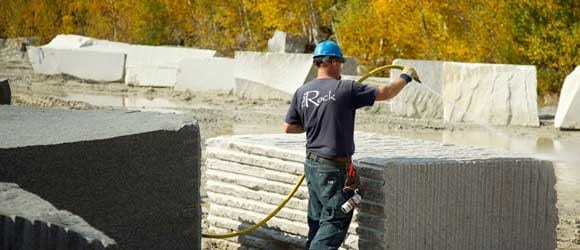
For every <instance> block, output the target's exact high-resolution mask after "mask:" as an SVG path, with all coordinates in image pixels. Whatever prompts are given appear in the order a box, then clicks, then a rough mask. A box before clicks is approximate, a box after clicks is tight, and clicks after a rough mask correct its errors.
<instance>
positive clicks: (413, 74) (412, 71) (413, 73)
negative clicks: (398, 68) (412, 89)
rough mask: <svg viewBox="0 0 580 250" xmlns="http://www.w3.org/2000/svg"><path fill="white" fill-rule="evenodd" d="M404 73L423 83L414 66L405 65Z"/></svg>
mask: <svg viewBox="0 0 580 250" xmlns="http://www.w3.org/2000/svg"><path fill="white" fill-rule="evenodd" d="M402 74H405V75H407V76H409V77H410V78H411V79H413V80H415V81H417V82H419V83H421V80H419V75H418V74H417V71H416V70H415V69H414V68H412V67H405V68H403V71H402V72H401V75H402ZM403 78H404V77H403Z"/></svg>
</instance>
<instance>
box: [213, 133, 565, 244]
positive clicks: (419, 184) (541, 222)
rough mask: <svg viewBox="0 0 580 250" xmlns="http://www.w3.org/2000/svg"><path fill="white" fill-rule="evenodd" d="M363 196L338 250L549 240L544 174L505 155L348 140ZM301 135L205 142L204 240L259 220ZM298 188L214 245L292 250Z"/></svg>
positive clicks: (302, 213) (301, 236)
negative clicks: (250, 228) (206, 204)
mask: <svg viewBox="0 0 580 250" xmlns="http://www.w3.org/2000/svg"><path fill="white" fill-rule="evenodd" d="M355 142H356V145H357V153H355V155H354V159H355V163H356V164H357V166H358V171H359V174H360V176H361V184H362V187H363V189H364V191H365V193H364V196H363V201H362V205H361V206H360V208H359V210H358V211H356V212H355V215H354V218H353V223H352V224H351V227H350V229H349V232H348V235H347V238H346V240H345V243H344V244H343V246H342V248H343V249H550V248H552V249H553V248H554V247H555V246H556V245H555V242H556V224H557V222H558V220H557V218H558V217H557V209H556V207H555V204H556V193H555V189H554V184H555V183H554V182H555V177H554V170H553V167H552V164H551V163H550V162H546V161H540V160H535V159H531V158H525V157H521V156H518V155H514V154H510V153H507V152H501V151H495V150H488V149H480V148H475V147H468V146H457V145H442V144H440V143H437V142H431V141H423V140H416V139H404V138H397V137H389V136H382V135H377V134H369V133H358V132H357V133H355ZM304 144H305V140H304V135H303V134H302V135H284V134H274V135H239V136H229V137H217V138H212V139H209V140H208V146H207V161H206V166H207V180H208V181H207V184H206V186H207V191H208V197H209V200H210V204H211V205H210V209H209V215H208V223H209V231H210V232H211V233H217V234H219V233H226V232H232V231H239V230H241V229H243V228H245V227H247V226H250V225H252V224H254V223H256V222H258V221H260V220H261V219H262V218H264V217H266V216H267V215H268V214H269V213H270V211H272V210H273V209H274V208H276V206H278V204H279V203H280V202H281V201H282V200H283V199H284V197H285V196H286V195H287V193H288V192H289V191H290V190H291V189H292V187H293V186H294V183H295V182H296V181H297V180H298V178H299V176H300V175H301V174H302V173H303V160H304V156H305V149H304ZM307 203H308V192H307V188H306V183H305V182H304V183H303V184H302V186H301V187H300V188H299V189H298V192H297V193H296V194H295V196H294V197H293V198H292V199H291V200H290V202H289V203H288V204H287V205H286V207H284V208H283V209H282V210H281V211H280V212H279V214H278V215H277V216H276V217H274V218H272V219H271V220H270V221H269V222H268V223H266V224H265V226H263V227H261V228H259V229H257V230H256V231H254V232H252V233H250V234H248V235H245V236H240V237H234V238H229V239H223V240H222V239H220V240H217V239H214V240H211V241H212V243H213V244H215V245H217V246H218V247H219V248H220V249H237V248H239V247H248V248H252V247H254V248H258V249H302V248H303V246H304V243H305V241H306V236H307V232H308V226H307V222H306V211H307Z"/></svg>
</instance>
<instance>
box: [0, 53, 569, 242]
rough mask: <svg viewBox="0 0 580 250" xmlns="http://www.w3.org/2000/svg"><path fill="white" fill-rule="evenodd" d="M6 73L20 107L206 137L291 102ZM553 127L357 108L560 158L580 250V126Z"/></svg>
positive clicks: (243, 127)
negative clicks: (185, 122)
mask: <svg viewBox="0 0 580 250" xmlns="http://www.w3.org/2000/svg"><path fill="white" fill-rule="evenodd" d="M0 78H8V79H10V84H11V87H12V92H13V99H14V100H13V101H14V103H15V105H31V106H42V107H59V108H72V109H93V108H123V109H135V110H144V111H155V112H174V113H183V114H188V115H191V116H193V117H194V118H195V119H196V120H198V121H199V123H200V127H201V133H202V139H204V140H205V139H207V138H210V137H214V136H220V135H231V134H255V133H280V132H281V130H282V121H283V116H284V114H285V112H286V109H287V107H288V104H289V103H288V102H287V101H283V100H248V99H241V98H238V97H236V96H235V95H234V94H233V93H231V92H227V91H223V92H175V91H173V90H171V89H168V88H148V87H131V86H126V85H124V84H122V83H110V84H102V83H88V82H83V81H80V80H78V79H72V78H70V77H66V76H42V75H36V74H34V73H33V72H32V70H31V67H30V64H29V63H27V62H26V61H22V60H18V58H8V59H7V58H2V57H0ZM545 124H547V125H546V126H542V127H539V128H522V127H493V128H487V127H485V126H480V125H468V124H445V123H444V122H442V121H440V120H429V121H424V120H415V119H404V118H396V117H393V116H391V115H390V114H388V113H387V112H385V111H384V109H377V108H366V109H363V110H360V111H359V112H358V113H357V125H356V129H357V130H360V131H366V132H375V133H380V134H386V135H392V136H401V137H409V138H418V139H425V140H433V141H438V142H441V143H445V144H465V145H476V146H480V147H489V148H499V149H504V150H508V151H514V152H519V153H525V154H528V155H530V156H531V157H536V158H541V159H546V160H550V161H553V162H554V164H555V170H556V176H557V178H558V183H557V184H556V189H557V191H558V204H557V205H558V208H559V213H560V214H559V215H560V224H559V226H558V240H559V241H558V246H559V249H580V131H559V130H556V129H554V128H553V127H551V125H550V124H551V123H550V121H545ZM202 188H203V187H202ZM202 193H205V191H204V190H202ZM206 205H207V204H206ZM207 248H208V249H209V248H210V247H209V246H207Z"/></svg>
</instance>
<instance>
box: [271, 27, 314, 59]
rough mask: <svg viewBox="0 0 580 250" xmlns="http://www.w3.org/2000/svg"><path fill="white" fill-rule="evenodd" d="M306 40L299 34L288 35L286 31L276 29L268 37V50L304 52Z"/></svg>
mask: <svg viewBox="0 0 580 250" xmlns="http://www.w3.org/2000/svg"><path fill="white" fill-rule="evenodd" d="M307 42H308V41H307V40H306V39H305V38H301V37H299V36H293V35H289V34H288V33H286V32H283V31H279V30H276V31H274V34H273V35H272V37H271V38H270V39H268V51H270V52H279V53H304V52H306V44H307Z"/></svg>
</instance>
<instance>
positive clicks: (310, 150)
mask: <svg viewBox="0 0 580 250" xmlns="http://www.w3.org/2000/svg"><path fill="white" fill-rule="evenodd" d="M344 61H345V59H344V56H343V54H342V50H341V48H340V47H339V46H338V44H336V43H335V42H333V41H324V42H321V43H319V44H318V45H317V46H316V48H315V50H314V56H313V63H314V65H316V67H317V68H318V76H317V78H316V79H314V80H312V81H310V82H308V83H306V84H304V85H302V86H301V87H300V88H298V89H297V90H296V92H295V93H294V96H293V98H292V102H291V104H290V107H289V109H288V112H287V114H286V118H285V124H284V129H285V132H286V133H303V132H306V139H307V141H306V159H305V162H304V174H305V176H306V181H307V184H308V194H309V199H308V228H309V231H308V240H307V242H306V249H325V250H326V249H338V248H339V247H340V245H341V244H342V242H343V241H344V239H345V237H346V233H347V231H348V227H349V225H350V222H351V220H352V214H353V212H352V210H351V211H349V212H348V213H344V212H343V211H342V210H341V209H340V208H341V205H343V204H344V203H345V202H347V201H348V200H349V199H350V198H351V197H353V195H355V193H358V192H359V191H360V190H359V181H358V176H357V175H356V170H355V169H354V165H353V164H352V158H351V156H352V155H353V153H354V151H355V146H354V137H353V136H354V122H355V113H356V110H357V109H359V108H362V107H365V106H372V105H373V104H374V103H375V101H382V100H388V99H391V98H393V97H395V96H396V95H397V94H398V93H399V92H400V91H401V90H402V89H403V88H404V87H405V85H407V83H409V82H411V81H412V80H413V79H415V80H417V81H419V77H418V75H417V72H416V71H415V69H413V68H410V67H405V68H404V69H403V70H402V73H401V75H400V76H399V77H397V78H396V79H393V80H392V81H391V82H390V83H389V84H381V85H379V86H377V87H372V86H368V85H364V84H361V83H358V82H356V81H353V80H341V67H342V63H344Z"/></svg>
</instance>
